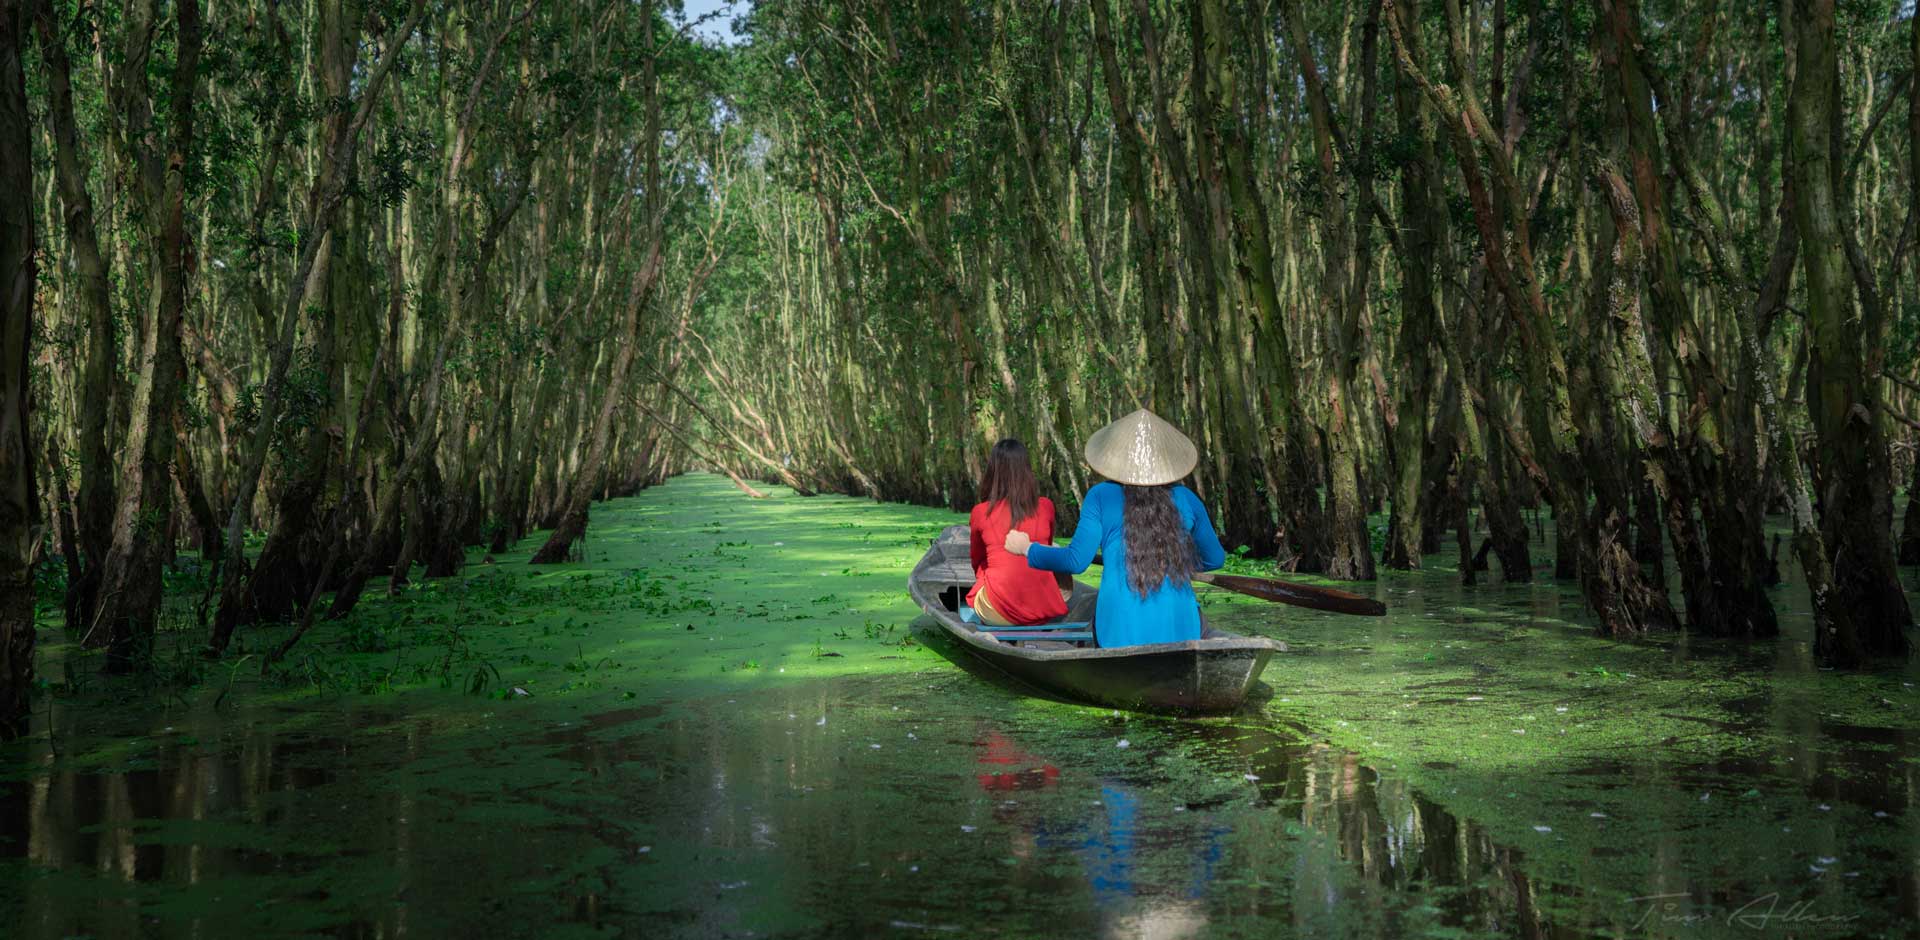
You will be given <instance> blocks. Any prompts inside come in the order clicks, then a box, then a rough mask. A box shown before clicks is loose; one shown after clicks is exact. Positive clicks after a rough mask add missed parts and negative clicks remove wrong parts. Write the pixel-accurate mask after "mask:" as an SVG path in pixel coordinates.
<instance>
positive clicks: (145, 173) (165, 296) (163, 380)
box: [88, 0, 201, 672]
mask: <svg viewBox="0 0 1920 940" xmlns="http://www.w3.org/2000/svg"><path fill="white" fill-rule="evenodd" d="M175 10H176V19H177V24H176V31H177V35H178V43H179V48H178V50H177V52H176V60H175V65H174V71H173V76H172V88H171V89H170V91H171V98H170V101H169V105H170V108H171V112H172V113H171V115H170V116H171V119H172V128H171V130H172V134H171V135H170V137H169V140H168V145H167V151H166V153H165V155H164V157H163V156H162V155H161V154H157V153H153V152H151V151H150V150H148V149H147V144H146V143H145V142H144V141H143V140H142V138H143V136H144V134H143V132H144V131H145V130H146V128H147V123H148V120H149V118H150V114H149V113H148V112H147V111H146V105H147V103H148V102H149V101H150V100H151V98H150V93H149V91H148V89H147V81H146V74H145V72H146V66H147V58H148V55H149V53H150V52H151V51H152V50H151V42H152V38H153V31H152V25H153V24H151V23H139V22H130V23H129V24H128V25H127V35H128V36H129V37H130V39H131V41H130V42H129V45H128V56H127V60H126V62H125V63H124V65H123V66H122V67H121V68H122V70H123V74H122V75H120V76H119V82H118V84H120V85H121V87H120V88H119V89H118V92H119V93H118V94H115V95H111V96H110V97H112V98H114V99H116V104H117V105H119V107H118V108H117V109H116V110H118V111H119V112H120V115H121V118H122V119H123V120H124V121H125V122H126V123H127V125H128V129H127V135H126V137H127V140H128V142H129V146H131V147H134V148H136V151H135V152H134V153H133V154H131V155H130V157H131V159H129V161H128V162H129V163H130V164H131V165H133V166H134V167H135V169H136V171H137V173H138V175H139V177H140V181H139V185H138V186H137V187H136V191H138V192H139V193H140V194H141V203H142V205H143V206H144V207H145V208H146V210H147V213H148V215H147V218H148V219H149V224H150V225H151V226H152V228H151V233H152V234H151V237H152V244H153V246H154V247H153V271H154V284H153V288H152V290H153V300H152V310H153V319H152V321H151V322H150V323H149V324H148V329H147V334H146V337H145V343H144V356H143V357H142V361H141V368H140V379H139V384H138V386H137V387H136V390H135V393H134V399H133V400H134V408H133V414H132V421H131V423H130V425H129V426H128V434H127V449H126V460H127V464H126V467H125V469H124V470H123V472H122V474H121V480H122V482H121V494H120V504H119V508H118V510H117V511H116V513H115V516H114V527H113V528H114V531H113V542H112V544H111V545H110V546H109V548H108V551H107V557H106V565H105V568H104V569H103V571H102V574H101V582H100V603H99V606H98V609H97V611H96V613H95V616H94V622H93V624H91V625H89V627H88V633H89V635H91V636H92V637H93V639H94V641H95V642H97V643H98V642H104V644H105V646H106V648H107V655H106V661H105V664H104V665H105V668H106V669H107V670H108V671H109V672H127V671H130V670H132V669H134V668H137V667H138V666H140V665H141V663H142V661H143V660H144V659H145V657H146V656H147V655H148V653H149V652H150V650H151V647H152V642H153V633H154V628H155V625H156V623H157V620H158V618H159V613H160V603H161V600H162V597H161V579H160V569H161V565H162V564H163V562H164V559H165V557H166V552H167V548H168V546H167V543H166V533H167V531H168V528H169V526H168V517H169V515H170V513H171V510H172V505H173V484H172V474H171V467H172V463H173V450H174V446H173V445H174V437H175V435H174V433H173V417H174V414H175V412H176V410H177V409H178V407H179V405H178V403H179V401H180V389H181V383H182V380H183V378H184V377H183V376H182V375H181V374H180V369H181V367H182V366H183V365H184V363H185V361H186V360H185V358H184V356H182V354H181V351H180V331H181V320H182V317H183V315H184V313H185V311H186V287H187V284H186V281H187V264H186V254H187V233H186V175H187V160H188V156H189V154H191V153H192V150H193V127H194V122H193V117H194V100H195V98H196V94H195V92H196V90H197V87H198V68H199V58H200V44H201V32H200V4H199V0H181V2H178V3H176V4H175ZM146 12H147V13H151V12H152V10H151V8H149V9H148V10H147V11H146Z"/></svg>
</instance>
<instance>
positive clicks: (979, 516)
mask: <svg viewBox="0 0 1920 940" xmlns="http://www.w3.org/2000/svg"><path fill="white" fill-rule="evenodd" d="M984 506H986V503H975V504H974V506H973V512H970V513H968V514H967V529H968V531H970V532H972V533H973V536H972V537H971V538H969V539H968V540H967V541H968V543H969V544H968V548H969V549H970V550H971V554H972V555H973V570H975V571H980V570H983V569H985V568H986V567H987V543H986V540H985V539H984V538H982V537H981V535H980V524H981V523H983V522H985V521H986V518H985V517H986V513H983V512H981V511H980V510H981V508H982V507H984Z"/></svg>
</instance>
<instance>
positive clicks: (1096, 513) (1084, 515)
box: [1027, 487, 1106, 574]
mask: <svg viewBox="0 0 1920 940" xmlns="http://www.w3.org/2000/svg"><path fill="white" fill-rule="evenodd" d="M1098 491H1099V488H1098V487H1096V488H1094V489H1091V490H1088V491H1087V495H1086V498H1085V499H1082V500H1081V501H1080V523H1079V525H1076V526H1074V529H1073V542H1072V543H1071V544H1069V545H1064V546H1060V545H1041V544H1040V543H1038V542H1035V543H1034V545H1033V547H1032V548H1029V549H1027V564H1028V565H1029V566H1031V567H1034V568H1038V569H1040V570H1041V571H1061V572H1065V573H1067V574H1079V573H1080V572H1082V571H1085V570H1087V566H1089V565H1091V564H1093V556H1094V555H1096V554H1098V553H1099V551H1100V541H1101V537H1102V536H1104V535H1105V534H1106V531H1105V529H1106V527H1105V526H1104V525H1103V524H1102V523H1101V519H1100V517H1101V516H1102V515H1103V513H1102V512H1101V511H1100V510H1101V507H1100V499H1099V497H1098V496H1097V495H1096V493H1098Z"/></svg>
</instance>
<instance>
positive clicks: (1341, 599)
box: [1093, 555, 1387, 617]
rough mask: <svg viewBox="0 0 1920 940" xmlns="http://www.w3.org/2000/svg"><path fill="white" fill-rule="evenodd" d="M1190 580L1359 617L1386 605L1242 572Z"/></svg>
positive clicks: (1379, 613)
mask: <svg viewBox="0 0 1920 940" xmlns="http://www.w3.org/2000/svg"><path fill="white" fill-rule="evenodd" d="M1105 562H1106V559H1105V558H1103V557H1101V556H1100V555H1094V556H1093V563H1094V564H1096V565H1104V564H1105ZM1193 580H1195V581H1198V582H1200V583H1202V584H1210V585H1213V586H1214V587H1217V588H1220V589H1221V590H1224V591H1232V592H1234V593H1236V594H1245V595H1247V596H1248V597H1257V598H1259V599H1261V600H1263V601H1272V602H1273V603H1275V604H1292V605H1293V606H1295V607H1305V608H1308V609H1309V610H1324V611H1329V612H1331V613H1336V614H1353V615H1355V616H1360V617H1384V616H1386V614H1387V605H1386V604H1384V603H1381V602H1380V601H1378V600H1376V599H1374V598H1371V597H1366V596H1364V595H1360V594H1355V593H1353V592H1351V591H1342V590H1340V589H1338V588H1327V587H1318V586H1316V585H1312V584H1295V583H1294V582H1292V581H1281V580H1279V579H1277V578H1255V577H1250V576H1248V575H1243V574H1222V573H1220V572H1216V571H1202V572H1199V573H1197V574H1195V575H1194V576H1193Z"/></svg>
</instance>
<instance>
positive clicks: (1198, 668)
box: [907, 525, 1287, 713]
mask: <svg viewBox="0 0 1920 940" xmlns="http://www.w3.org/2000/svg"><path fill="white" fill-rule="evenodd" d="M967 539H968V531H967V527H966V526H963V525H957V526H949V527H948V528H947V529H946V531H944V532H941V533H940V537H939V538H937V539H935V540H934V542H933V546H932V547H931V548H929V549H928V550H927V554H926V557H924V558H922V559H920V563H919V564H918V565H916V566H914V569H913V574H912V575H910V576H909V577H908V580H907V590H908V592H909V593H911V594H912V595H913V599H914V600H915V601H916V602H918V603H919V604H920V607H921V609H923V610H925V611H926V612H927V613H928V614H929V615H931V616H932V617H933V619H934V620H935V621H938V622H939V624H940V626H941V627H942V628H943V629H945V630H946V632H947V633H948V634H949V635H951V636H952V637H953V638H954V639H955V640H957V641H959V642H960V643H961V644H963V645H964V646H966V648H967V649H968V650H970V651H971V652H973V654H974V655H976V656H978V657H980V658H981V659H982V660H984V661H986V662H987V663H989V664H991V665H992V666H994V667H996V668H998V669H1000V670H1001V671H1002V672H1005V673H1006V674H1007V675H1009V676H1012V677H1013V678H1015V679H1018V680H1020V681H1021V682H1024V683H1026V684H1027V685H1030V686H1033V687H1035V688H1037V689H1040V690H1042V691H1045V692H1050V693H1053V694H1056V695H1060V696H1062V697H1065V698H1069V699H1075V700H1079V701H1085V702H1092V703H1096V704H1100V705H1107V706H1111V707H1114V708H1124V709H1129V710H1133V711H1173V712H1191V713H1211V712H1224V711H1232V710H1233V709H1235V708H1238V707H1239V706H1240V703H1241V702H1243V701H1245V700H1246V697H1247V693H1248V692H1249V691H1250V690H1252V688H1253V685H1254V680H1256V679H1258V678H1260V671H1261V670H1263V669H1265V668H1266V666H1267V660H1268V659H1270V658H1272V656H1273V654H1274V653H1275V652H1276V651H1284V650H1285V649H1286V648H1287V647H1286V644H1284V643H1280V642H1277V641H1275V640H1270V639H1267V638H1265V637H1249V636H1241V635H1239V634H1237V633H1229V632H1227V631H1225V630H1217V629H1214V628H1213V627H1212V626H1208V625H1204V624H1203V625H1202V627H1201V629H1202V634H1201V638H1200V639H1198V640H1186V641H1183V642H1179V643H1153V644H1147V645H1143V646H1122V647H1114V648H1110V649H1101V648H1099V647H1096V646H1095V645H1094V644H1093V628H1094V624H1093V615H1094V605H1095V599H1096V598H1097V597H1098V595H1099V591H1098V590H1097V589H1095V588H1093V587H1091V586H1089V585H1085V584H1081V583H1079V582H1077V581H1075V582H1072V584H1073V593H1072V595H1071V597H1070V599H1069V600H1068V602H1067V616H1066V619H1064V620H1062V621H1060V622H1058V623H1052V624H1041V625H1039V626H1033V627H989V626H986V625H983V624H978V623H973V622H970V621H969V620H968V619H966V618H964V617H963V611H962V606H963V605H964V604H965V601H966V596H967V591H968V590H969V589H971V588H972V587H973V581H974V577H973V561H972V558H971V556H970V555H969V552H968V544H967Z"/></svg>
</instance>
